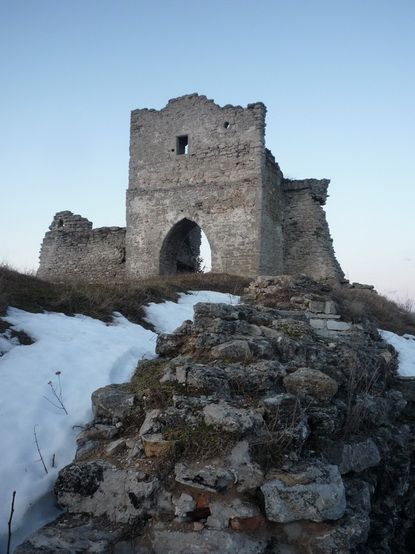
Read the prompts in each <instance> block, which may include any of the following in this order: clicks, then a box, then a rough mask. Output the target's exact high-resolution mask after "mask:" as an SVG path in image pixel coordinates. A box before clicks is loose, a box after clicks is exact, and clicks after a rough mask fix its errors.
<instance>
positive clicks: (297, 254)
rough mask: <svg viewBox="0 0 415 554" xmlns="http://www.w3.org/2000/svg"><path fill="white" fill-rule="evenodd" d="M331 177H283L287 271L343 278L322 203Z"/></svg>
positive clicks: (336, 278) (325, 277)
mask: <svg viewBox="0 0 415 554" xmlns="http://www.w3.org/2000/svg"><path fill="white" fill-rule="evenodd" d="M329 183H330V181H329V179H320V180H318V179H303V180H291V179H284V180H283V181H282V188H283V191H284V209H283V215H284V218H283V233H284V268H285V273H288V274H296V273H306V274H307V275H309V276H310V277H312V278H313V279H334V280H342V279H343V278H344V273H343V271H342V269H341V267H340V265H339V263H338V261H337V259H336V256H335V253H334V249H333V240H332V238H331V236H330V230H329V226H328V223H327V220H326V214H325V212H324V209H323V206H324V204H325V203H326V200H327V189H328V185H329Z"/></svg>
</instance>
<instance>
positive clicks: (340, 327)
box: [327, 319, 352, 331]
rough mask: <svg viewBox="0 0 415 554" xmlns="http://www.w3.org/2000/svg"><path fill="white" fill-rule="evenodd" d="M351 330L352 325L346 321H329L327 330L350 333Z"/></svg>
mask: <svg viewBox="0 0 415 554" xmlns="http://www.w3.org/2000/svg"><path fill="white" fill-rule="evenodd" d="M351 328H352V324H351V323H347V322H346V321H335V320H334V319H333V320H332V319H329V320H328V321H327V329H328V330H329V331H350V329H351Z"/></svg>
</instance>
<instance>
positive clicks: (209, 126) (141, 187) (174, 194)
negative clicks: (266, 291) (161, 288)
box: [126, 94, 266, 277]
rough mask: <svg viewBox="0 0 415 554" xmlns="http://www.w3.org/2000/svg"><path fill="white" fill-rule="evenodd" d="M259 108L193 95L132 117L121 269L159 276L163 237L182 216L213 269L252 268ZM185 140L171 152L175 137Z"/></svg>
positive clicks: (258, 168)
mask: <svg viewBox="0 0 415 554" xmlns="http://www.w3.org/2000/svg"><path fill="white" fill-rule="evenodd" d="M265 111H266V110H265V106H264V105H263V104H261V103H258V104H251V105H249V106H248V107H247V108H245V109H244V108H241V107H240V106H236V107H233V106H225V107H223V108H221V107H219V106H218V105H216V104H215V103H214V102H213V101H212V100H208V99H207V98H206V97H205V96H198V95H196V94H194V95H190V96H185V97H181V98H178V99H175V100H171V101H170V102H169V103H168V104H167V106H166V107H165V108H163V109H162V110H160V111H155V110H135V111H133V112H132V115H131V144H130V182H129V189H128V192H127V237H126V248H127V272H128V275H129V276H131V277H136V276H143V275H152V274H153V275H154V274H158V273H159V263H160V261H159V258H160V251H161V247H162V244H163V241H164V239H165V237H166V236H167V234H168V233H169V231H170V230H171V229H172V228H173V226H174V225H176V224H177V223H178V222H180V221H181V220H183V219H184V218H186V219H189V220H190V221H193V222H195V223H197V224H198V225H199V226H200V227H201V228H202V229H203V231H204V232H205V233H206V236H207V238H208V240H209V243H210V246H211V249H212V270H213V271H215V272H229V273H240V274H245V275H255V274H256V273H257V272H258V257H259V252H258V251H259V240H260V235H259V227H260V225H259V219H260V209H259V205H258V201H259V198H260V192H261V184H262V183H261V180H262V175H261V168H262V156H263V152H264V127H265ZM180 136H187V137H188V153H187V154H182V155H181V154H178V152H177V143H176V141H177V140H178V139H177V137H180Z"/></svg>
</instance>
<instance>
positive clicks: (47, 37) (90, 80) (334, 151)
mask: <svg viewBox="0 0 415 554" xmlns="http://www.w3.org/2000/svg"><path fill="white" fill-rule="evenodd" d="M414 28H415V2H414V1H413V0H393V1H392V0H256V1H255V2H254V1H249V2H248V1H246V0H210V1H208V0H203V1H202V0H153V1H139V0H136V1H127V0H112V1H109V0H67V1H65V0H53V1H52V0H50V1H46V0H25V1H22V0H10V1H5V0H0V69H1V88H0V99H1V102H0V188H1V192H0V206H1V218H0V260H4V261H8V262H9V263H11V264H13V265H15V266H17V267H19V268H34V267H36V265H37V257H38V251H39V246H40V243H41V240H42V237H43V234H44V232H45V231H46V229H47V227H48V225H49V224H50V222H51V220H52V217H53V214H54V213H55V212H56V211H58V210H63V209H69V210H72V211H74V212H77V213H81V214H82V215H83V216H86V217H88V218H89V219H91V220H92V221H93V222H94V225H96V226H103V225H124V224H125V204H124V201H125V189H126V186H127V170H128V140H129V115H130V110H131V109H134V108H138V107H149V108H151V107H152V108H158V109H159V108H161V107H163V106H164V105H165V104H166V102H167V101H168V99H169V98H172V97H175V96H179V95H182V94H187V93H191V92H196V91H197V92H199V93H200V94H206V95H207V96H208V97H209V98H214V99H215V101H216V102H217V103H219V104H221V105H224V104H240V105H246V104H247V103H249V102H255V101H263V102H264V103H265V104H266V105H267V107H268V117H267V146H268V147H269V148H270V149H271V150H272V151H273V153H274V155H275V157H276V159H277V161H278V162H279V163H280V165H281V168H282V170H283V171H284V173H285V175H287V176H289V177H294V178H304V177H317V178H322V177H328V178H330V179H331V180H332V183H331V189H330V198H329V201H328V204H327V214H328V219H329V222H330V225H331V231H332V235H333V238H334V245H335V249H336V252H337V255H338V258H339V260H340V263H341V264H342V266H343V268H344V270H345V271H346V273H347V276H348V277H349V278H350V279H351V280H358V281H361V282H370V283H374V284H375V285H376V286H377V287H378V288H379V290H381V291H389V292H390V293H391V291H398V293H397V294H398V296H399V297H401V298H405V297H408V296H411V297H413V298H415V236H414V235H415V232H414V231H415V217H414V212H415V191H414V184H415V183H414V179H415V178H414V175H415V153H414V145H415V140H414V134H415V108H414V102H415V94H414V92H415V91H414V88H415V74H414V66H415V33H414Z"/></svg>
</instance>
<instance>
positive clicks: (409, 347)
mask: <svg viewBox="0 0 415 554" xmlns="http://www.w3.org/2000/svg"><path fill="white" fill-rule="evenodd" d="M379 332H380V334H381V336H382V338H384V339H385V340H386V342H388V343H389V344H391V345H392V346H393V347H394V348H395V350H396V351H397V352H398V354H399V369H398V371H399V374H400V375H402V376H403V377H415V336H414V335H408V334H406V335H403V336H399V335H396V334H395V333H391V332H390V331H382V330H379Z"/></svg>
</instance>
